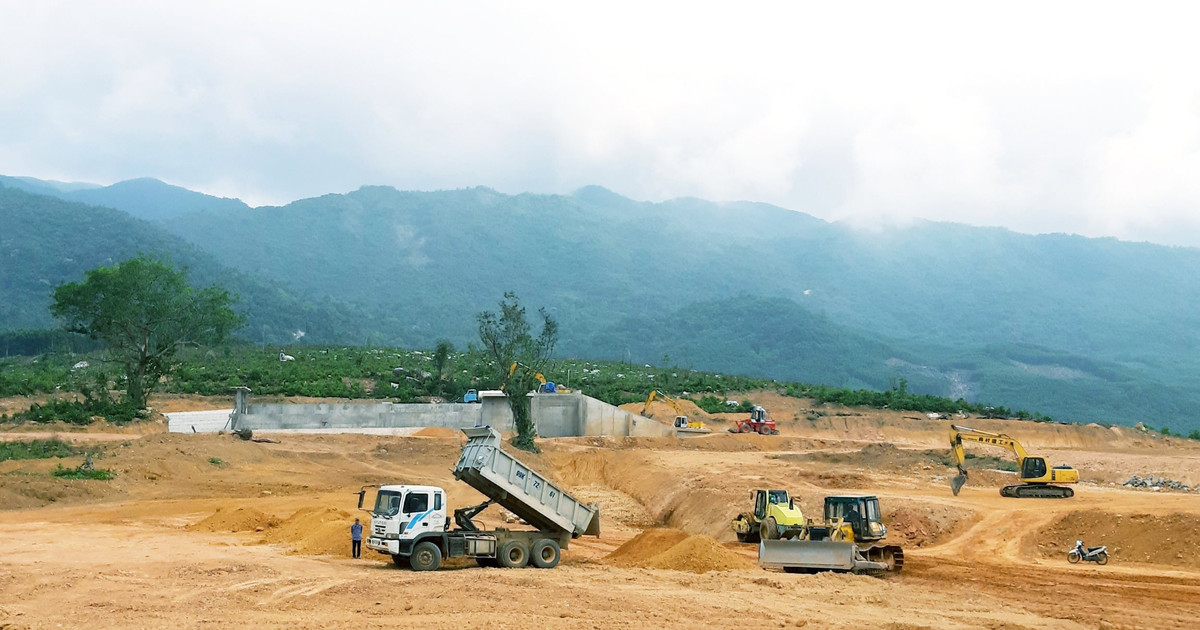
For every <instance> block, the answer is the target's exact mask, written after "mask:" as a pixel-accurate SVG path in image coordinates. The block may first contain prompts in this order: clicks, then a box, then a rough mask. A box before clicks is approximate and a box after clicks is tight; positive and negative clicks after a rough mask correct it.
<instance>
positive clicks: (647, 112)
mask: <svg viewBox="0 0 1200 630" xmlns="http://www.w3.org/2000/svg"><path fill="white" fill-rule="evenodd" d="M585 6H587V5H583V4H582V3H564V2H546V3H521V2H487V3H482V2H481V3H450V2H445V3H441V2H421V3H416V2H413V3H402V2H378V3H353V2H351V3H347V2H338V3H333V2H320V3H318V2H308V3H306V2H277V3H267V2H244V1H239V2H230V3H220V2H196V3H186V4H184V3H176V2H161V1H154V2H145V3H138V2H94V3H93V2H61V3H59V2H45V1H37V2H17V1H12V0H0V11H2V13H0V15H3V18H0V174H5V175H28V176H33V177H38V178H43V179H57V180H63V181H89V182H95V183H100V184H110V183H113V182H116V181H120V180H123V179H130V178H134V177H143V176H149V177H157V178H159V179H162V180H164V181H167V182H169V183H172V184H177V185H180V186H185V187H187V188H191V189H194V190H200V191H203V192H207V193H210V194H217V195H222V196H229V197H240V198H241V199H243V200H245V201H246V202H247V203H250V204H252V205H262V204H282V203H287V202H289V201H292V200H295V199H300V198H304V197H311V196H316V195H321V194H325V193H329V192H346V191H349V190H353V189H356V188H358V187H359V186H361V185H364V184H387V185H392V186H395V187H397V188H401V189H413V190H435V189H443V188H461V187H469V186H476V185H484V186H490V187H492V188H495V189H497V190H500V191H502V192H506V193H518V192H524V191H532V192H539V193H567V192H570V191H572V190H574V189H576V188H579V187H580V186H584V185H588V184H598V185H601V186H605V187H607V188H610V189H612V190H614V191H616V192H618V193H620V194H623V195H626V196H628V197H632V198H635V199H644V200H651V201H659V200H663V199H669V198H672V197H680V196H695V197H703V198H706V199H712V200H717V201H721V200H740V199H748V200H754V201H765V202H769V203H774V204H778V205H781V206H784V207H787V208H791V209H794V210H800V211H803V212H807V213H810V214H813V215H816V216H819V217H821V218H824V219H829V220H837V219H846V220H849V221H854V222H857V223H861V224H864V225H871V224H878V223H880V222H883V223H890V222H902V221H905V220H907V219H910V218H913V217H920V218H927V219H934V220H948V221H957V222H963V223H971V224H976V225H1003V226H1006V227H1009V228H1012V229H1015V230H1018V231H1022V232H1071V233H1079V234H1084V235H1088V236H1117V237H1120V238H1124V239H1131V240H1150V241H1154V242H1160V243H1167V244H1186V245H1191V246H1200V62H1198V60H1200V36H1198V35H1197V24H1198V23H1200V21H1198V20H1197V18H1198V17H1200V15H1198V13H1200V12H1197V11H1194V10H1192V9H1191V6H1190V4H1189V3H1179V4H1168V3H1150V2H1137V3H1134V2H1127V3H1121V4H1117V5H1110V4H1106V3H1102V2H1079V3H1075V2H1061V3H1060V2H1011V1H1010V2H993V3H982V2H946V3H919V2H917V3H914V2H881V3H837V2H819V3H817V2H814V3H806V2H781V3H774V2H737V3H734V2H729V3H723V4H706V3H702V2H683V3H652V2H644V1H643V2H631V3H621V2H611V1H606V2H596V3H592V4H591V5H590V8H580V7H585Z"/></svg>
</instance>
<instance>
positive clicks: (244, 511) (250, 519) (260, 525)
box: [188, 507, 279, 532]
mask: <svg viewBox="0 0 1200 630" xmlns="http://www.w3.org/2000/svg"><path fill="white" fill-rule="evenodd" d="M278 524H279V519H278V518H275V517H274V516H270V515H267V514H263V513H262V512H259V511H258V510H256V509H254V508H246V507H240V508H223V507H222V508H217V511H216V512H213V513H212V514H211V515H210V516H209V517H208V518H205V519H204V520H202V521H199V522H197V523H193V524H191V525H188V529H190V530H192V531H200V532H254V531H262V530H264V529H267V528H268V527H274V526H276V525H278Z"/></svg>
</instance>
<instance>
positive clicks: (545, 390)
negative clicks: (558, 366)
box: [508, 361, 571, 394]
mask: <svg viewBox="0 0 1200 630" xmlns="http://www.w3.org/2000/svg"><path fill="white" fill-rule="evenodd" d="M517 366H520V367H523V368H525V369H526V370H529V371H530V372H532V373H533V378H536V379H537V382H538V388H537V392H538V393H539V394H566V393H570V391H571V390H569V389H567V388H566V387H563V386H561V385H556V384H554V383H553V382H551V381H547V380H546V377H545V376H543V375H542V373H541V372H538V371H535V370H533V369H531V368H530V367H529V366H528V365H525V364H524V363H521V362H520V361H513V364H512V365H511V366H510V367H509V368H508V375H509V376H512V375H513V373H514V372H516V371H517Z"/></svg>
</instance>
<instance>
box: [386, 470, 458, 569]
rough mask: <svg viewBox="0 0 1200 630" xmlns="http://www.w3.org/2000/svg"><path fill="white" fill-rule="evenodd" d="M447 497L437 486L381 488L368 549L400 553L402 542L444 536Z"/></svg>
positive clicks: (446, 523)
mask: <svg viewBox="0 0 1200 630" xmlns="http://www.w3.org/2000/svg"><path fill="white" fill-rule="evenodd" d="M448 524H449V521H448V520H447V519H446V493H445V491H444V490H442V489H441V488H438V487H436V486H407V485H403V486H380V488H379V492H378V494H377V495H376V496H375V507H374V508H373V509H372V510H371V531H370V535H369V536H368V537H367V541H366V542H367V548H368V549H373V550H375V551H378V552H381V553H389V554H398V553H400V541H402V540H403V541H408V542H409V544H408V545H406V547H408V548H411V546H412V545H411V541H412V540H413V539H415V538H417V537H418V536H420V535H421V534H424V533H426V532H444V531H446V530H447V529H448Z"/></svg>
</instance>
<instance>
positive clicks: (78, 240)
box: [0, 187, 364, 343]
mask: <svg viewBox="0 0 1200 630" xmlns="http://www.w3.org/2000/svg"><path fill="white" fill-rule="evenodd" d="M0 225H4V226H5V230H4V232H3V233H2V234H0V256H2V257H3V261H4V263H3V264H0V330H19V329H33V328H46V327H50V326H53V325H54V321H53V319H52V318H51V316H50V313H49V310H48V308H49V305H50V302H51V292H52V291H53V289H54V287H55V286H57V285H59V284H61V283H63V282H67V281H76V280H80V279H82V278H83V274H84V272H85V271H87V270H89V269H93V268H95V267H98V266H101V265H110V264H114V263H116V262H119V261H121V260H124V259H126V258H129V257H131V256H134V255H137V254H138V253H142V252H145V253H153V254H159V255H161V256H163V257H165V258H166V259H168V260H170V261H172V262H173V263H174V264H176V265H178V266H181V267H184V268H186V269H188V271H189V280H190V281H191V282H193V283H194V284H196V285H202V286H207V285H210V284H220V285H222V286H224V287H226V288H228V289H230V290H231V291H232V292H234V293H236V294H238V295H240V296H241V301H240V302H239V305H238V308H239V309H240V310H243V311H244V312H245V313H246V314H247V315H248V320H247V325H246V327H245V328H244V329H243V330H242V331H241V335H242V336H243V337H245V338H247V339H250V340H253V341H258V342H267V343H280V342H284V341H290V340H291V339H292V338H293V333H294V332H295V331H297V330H303V331H305V333H306V338H308V339H311V340H313V341H314V342H321V341H329V340H338V341H341V340H344V339H348V338H349V339H354V338H355V337H357V338H358V339H360V340H361V339H363V333H362V324H363V322H364V318H363V316H362V314H361V313H358V312H356V311H354V310H353V309H349V308H347V307H345V306H343V305H339V304H337V303H335V302H332V301H329V300H324V301H317V302H314V303H310V302H309V301H308V300H302V299H299V298H298V297H297V296H296V294H294V293H293V292H292V290H291V289H289V288H287V287H286V285H283V284H282V283H279V282H278V281H275V282H270V283H268V282H264V281H262V280H259V279H255V278H252V277H250V276H248V275H246V274H244V273H240V272H237V271H234V270H232V269H229V268H227V267H224V266H222V265H220V264H218V263H217V262H216V260H214V258H213V257H212V256H211V255H209V254H206V253H204V252H202V251H200V250H199V249H197V248H196V247H195V246H193V245H191V244H190V243H187V242H185V241H183V240H181V239H180V238H179V237H176V236H173V235H171V234H169V233H167V232H165V231H164V230H163V229H162V228H160V227H157V226H155V225H152V224H150V223H148V222H146V221H142V220H139V219H134V218H132V217H130V216H129V215H128V214H125V213H124V212H121V211H118V210H113V209H109V208H99V207H93V206H86V205H83V204H78V203H71V202H66V201H63V200H61V199H56V198H53V197H48V196H42V195H32V194H28V193H25V192H22V191H20V190H16V189H13V188H3V187H0Z"/></svg>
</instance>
